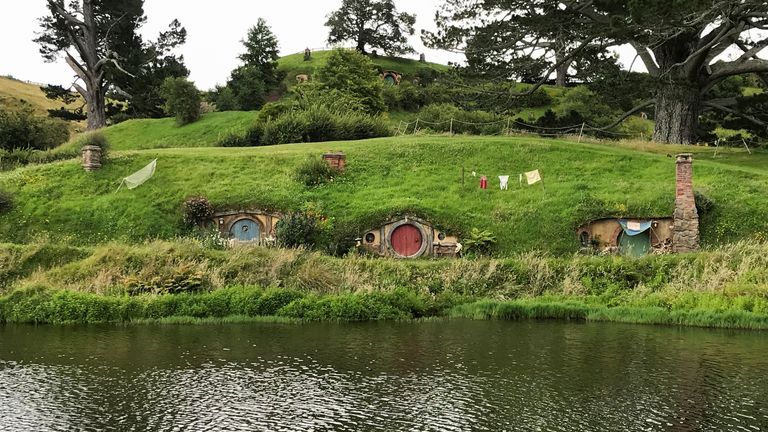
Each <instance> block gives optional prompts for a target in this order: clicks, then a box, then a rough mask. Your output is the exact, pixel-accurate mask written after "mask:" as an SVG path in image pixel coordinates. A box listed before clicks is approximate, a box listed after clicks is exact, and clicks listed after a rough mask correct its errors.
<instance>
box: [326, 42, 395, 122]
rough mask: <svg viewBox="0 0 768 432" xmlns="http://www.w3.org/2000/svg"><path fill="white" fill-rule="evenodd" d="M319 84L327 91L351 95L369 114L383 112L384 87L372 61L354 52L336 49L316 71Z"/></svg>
mask: <svg viewBox="0 0 768 432" xmlns="http://www.w3.org/2000/svg"><path fill="white" fill-rule="evenodd" d="M317 76H318V80H319V81H320V82H321V83H322V84H323V86H324V87H326V88H328V89H336V90H340V91H344V92H348V93H351V94H353V95H355V96H356V98H357V99H358V100H360V102H361V103H362V104H363V105H364V106H365V109H366V111H367V112H368V113H370V114H376V113H380V112H382V111H384V110H385V108H386V107H385V106H384V100H383V99H382V97H381V90H382V88H383V87H384V84H383V83H382V81H381V79H379V76H378V73H377V71H376V67H375V66H374V65H373V63H372V62H371V60H370V59H369V58H368V57H366V56H364V55H363V54H361V53H359V52H357V51H356V50H350V49H336V50H334V51H333V52H331V54H330V55H329V56H328V61H327V62H326V64H325V66H323V68H322V69H320V70H319V71H318V74H317Z"/></svg>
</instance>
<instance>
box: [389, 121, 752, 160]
mask: <svg viewBox="0 0 768 432" xmlns="http://www.w3.org/2000/svg"><path fill="white" fill-rule="evenodd" d="M455 124H456V125H467V126H480V127H483V126H494V125H504V126H505V127H503V128H501V129H500V130H499V132H494V133H484V134H483V135H488V136H510V135H530V134H534V135H538V136H544V137H562V136H565V135H578V136H579V141H581V140H582V139H583V137H584V135H589V134H590V133H594V134H605V135H608V136H613V137H616V138H641V139H645V136H644V135H642V134H641V135H640V136H638V134H636V133H627V132H614V131H609V130H605V129H603V128H599V127H596V126H592V125H590V124H589V123H586V122H585V123H582V124H577V125H572V126H558V127H544V126H537V125H531V124H528V123H522V122H519V121H517V120H513V119H507V120H498V121H493V122H477V123H473V122H466V121H462V120H458V119H455V118H451V119H448V120H444V121H440V122H433V121H428V120H422V119H421V118H417V119H416V120H414V121H410V122H406V121H402V120H401V121H400V123H399V125H398V126H397V130H396V132H395V135H396V136H397V135H400V136H404V135H408V134H417V133H419V131H421V130H423V129H422V128H420V126H422V125H423V126H445V125H448V128H447V129H448V130H447V132H449V133H450V134H451V135H453V134H454V127H453V126H454V125H455ZM513 126H517V127H513ZM710 144H711V145H713V146H714V147H715V148H716V150H715V156H717V153H718V151H719V149H720V148H721V147H741V146H742V145H743V146H744V147H745V148H746V150H747V152H749V154H752V150H753V149H755V148H759V147H762V146H763V145H764V143H763V142H761V141H760V140H759V139H758V138H750V139H746V138H743V137H739V138H738V139H733V140H728V139H717V140H716V141H714V142H711V143H707V145H710Z"/></svg>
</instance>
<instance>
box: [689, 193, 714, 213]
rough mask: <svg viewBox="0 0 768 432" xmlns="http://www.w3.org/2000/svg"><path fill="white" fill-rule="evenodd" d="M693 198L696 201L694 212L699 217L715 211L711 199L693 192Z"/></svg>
mask: <svg viewBox="0 0 768 432" xmlns="http://www.w3.org/2000/svg"><path fill="white" fill-rule="evenodd" d="M694 198H695V199H696V210H697V211H698V213H699V216H703V215H706V214H708V213H711V212H712V210H714V209H715V202H714V201H712V199H711V198H709V197H708V196H706V195H705V194H704V192H700V191H695V192H694Z"/></svg>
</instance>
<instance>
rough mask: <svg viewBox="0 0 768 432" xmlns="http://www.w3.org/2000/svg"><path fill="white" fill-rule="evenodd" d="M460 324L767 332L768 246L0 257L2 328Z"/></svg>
mask: <svg viewBox="0 0 768 432" xmlns="http://www.w3.org/2000/svg"><path fill="white" fill-rule="evenodd" d="M235 316H237V317H245V319H251V318H253V317H266V316H277V317H281V318H283V319H296V320H309V321H327V320H341V321H366V320H390V319H397V320H400V319H413V318H425V317H444V316H447V317H454V318H473V319H571V320H588V321H617V322H630V323H651V324H670V325H692V326H703V327H727V328H768V244H765V243H754V242H742V243H737V244H733V245H729V246H724V247H721V248H718V249H715V250H711V251H706V252H701V253H697V254H690V255H664V256H651V257H646V258H642V259H625V258H619V257H584V256H573V257H568V258H553V257H548V256H543V255H540V254H533V253H529V254H522V255H517V256H514V257H511V258H507V259H475V260H442V261H441V260H433V261H394V260H381V259H372V258H364V257H357V256H352V257H347V258H343V259H342V258H332V257H328V256H325V255H322V254H320V253H316V252H310V251H304V250H288V249H264V248H243V249H235V250H228V251H221V250H212V249H207V248H205V247H203V246H201V245H200V244H199V243H196V242H194V241H190V240H179V241H174V242H150V243H144V244H139V245H124V244H118V243H113V244H109V245H105V246H100V247H95V248H75V247H71V246H66V245H58V244H49V243H46V242H38V243H35V244H30V245H24V246H19V245H4V246H0V321H2V322H6V323H11V322H14V323H52V324H63V323H97V322H135V321H141V320H144V321H146V320H171V321H174V320H175V321H176V322H180V321H181V322H183V321H184V319H182V318H180V317H189V318H191V319H192V321H197V320H200V319H218V320H221V319H223V318H226V317H235Z"/></svg>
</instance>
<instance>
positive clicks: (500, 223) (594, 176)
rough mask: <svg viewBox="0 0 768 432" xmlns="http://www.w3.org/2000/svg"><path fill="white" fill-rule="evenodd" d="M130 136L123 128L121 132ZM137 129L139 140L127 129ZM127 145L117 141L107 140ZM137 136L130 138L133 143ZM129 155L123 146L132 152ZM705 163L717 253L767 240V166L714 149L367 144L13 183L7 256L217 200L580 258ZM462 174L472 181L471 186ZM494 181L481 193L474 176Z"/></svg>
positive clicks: (708, 229)
mask: <svg viewBox="0 0 768 432" xmlns="http://www.w3.org/2000/svg"><path fill="white" fill-rule="evenodd" d="M118 127H120V126H118ZM122 127H124V128H125V127H127V126H122ZM107 133H108V134H115V133H116V132H115V130H114V129H112V130H108V131H107ZM125 136H128V135H127V134H126V135H125ZM122 145H123V144H119V145H117V147H118V148H119V147H121V146H122ZM328 150H341V151H344V152H346V153H347V155H348V163H349V168H348V171H347V173H346V174H345V175H344V177H343V178H341V179H340V181H337V182H335V183H332V184H329V185H326V186H324V187H320V188H317V189H306V188H305V187H303V186H302V185H300V184H298V183H297V182H296V181H294V180H293V173H294V171H295V168H296V166H297V165H299V164H300V163H301V162H302V161H303V160H304V159H305V158H307V157H309V156H311V157H319V155H320V154H321V153H322V152H324V151H328ZM690 150H693V151H695V152H697V153H698V155H697V162H696V165H695V184H696V188H697V189H698V190H700V191H702V192H704V193H705V194H706V195H707V196H708V197H709V198H711V199H712V200H713V201H714V202H715V211H714V213H712V214H709V215H706V216H705V217H704V221H703V240H704V243H705V244H707V245H714V244H718V243H721V242H728V241H732V240H736V239H742V238H765V237H766V235H768V219H766V218H765V217H764V216H763V215H764V214H765V213H766V211H768V202H766V201H765V199H764V196H765V190H766V189H767V188H768V155H766V154H764V153H761V154H755V155H751V156H750V155H747V154H746V152H741V151H739V150H728V151H727V152H725V153H723V152H721V155H720V156H718V158H717V159H713V157H712V155H713V150H712V149H709V148H705V147H675V146H652V145H647V146H641V147H637V146H619V145H598V144H584V143H582V144H578V143H575V142H569V141H562V140H548V139H538V138H528V137H463V136H462V137H399V138H384V139H375V140H367V141H358V142H343V143H340V142H335V143H322V144H295V145H283V146H277V147H261V148H247V149H224V148H174V149H153V150H132V151H125V152H118V153H115V154H113V157H112V159H111V160H110V162H109V163H108V164H107V165H106V166H105V168H104V169H102V170H100V171H98V172H96V173H93V174H89V173H85V172H83V170H82V169H81V168H80V167H79V165H78V162H77V161H64V162H59V163H54V164H49V165H40V166H30V167H27V168H23V169H18V170H15V171H12V172H7V173H2V174H0V188H2V189H6V190H8V191H10V192H11V193H13V194H14V195H15V200H16V208H15V209H14V210H13V211H12V212H10V213H9V214H6V215H4V216H0V242H2V241H12V242H26V241H29V240H30V239H31V238H33V237H35V236H36V235H45V236H49V237H53V238H65V239H67V241H70V242H72V243H75V244H93V243H100V242H104V241H108V240H115V239H117V240H126V241H136V240H142V239H147V238H173V237H175V236H177V235H179V234H182V233H183V231H182V230H181V228H180V220H181V204H182V201H183V200H184V199H185V198H186V197H188V196H191V195H195V194H203V195H206V196H208V197H209V198H210V199H211V201H212V202H214V203H215V204H216V205H217V206H218V207H219V208H221V209H238V208H245V207H256V208H265V209H274V210H281V211H290V210H296V209H299V208H301V207H302V206H303V205H305V203H312V205H313V206H314V207H316V208H319V209H320V210H321V211H322V212H323V213H324V214H326V215H328V216H329V217H331V218H333V220H334V223H335V224H336V225H337V226H352V227H354V229H355V230H364V229H367V228H372V227H373V225H374V224H375V223H376V222H377V221H379V220H382V219H386V218H387V217H388V216H389V215H394V214H401V213H415V214H417V215H421V216H424V217H427V218H429V219H431V220H433V221H434V222H435V223H436V224H438V225H439V226H442V227H447V228H451V229H452V230H454V231H456V232H459V233H461V232H467V231H468V230H470V229H471V228H474V227H478V228H483V229H488V230H491V231H492V232H493V233H494V234H495V235H496V237H497V240H498V251H499V253H500V254H502V255H507V254H511V253H514V252H520V251H529V250H540V251H545V252H552V253H556V254H570V253H573V252H575V251H576V250H577V244H576V239H575V235H574V229H575V228H576V227H577V226H578V225H579V224H580V223H582V222H585V221H587V220H588V219H590V218H595V217H600V216H637V217H659V216H668V215H670V214H671V213H672V207H673V202H674V177H675V166H674V160H673V159H672V158H670V157H668V155H672V154H674V153H676V152H679V151H690ZM154 158H157V159H158V160H159V162H158V170H157V174H156V176H155V177H154V178H153V179H152V180H151V181H150V182H148V183H147V184H145V185H144V186H142V187H141V188H139V189H137V190H134V191H128V190H121V191H120V192H116V189H117V186H118V184H119V182H120V179H121V178H122V177H125V176H127V175H129V174H131V173H133V172H134V171H136V170H138V169H140V168H141V167H143V166H144V165H146V164H147V163H148V162H149V161H151V160H152V159H154ZM462 167H463V168H464V169H465V172H466V173H467V177H466V184H465V185H464V186H462V184H461V170H462ZM532 169H540V170H541V171H542V174H543V176H544V180H545V185H544V187H541V186H540V185H538V186H535V187H522V186H519V185H517V184H516V183H513V184H512V188H511V190H510V191H500V190H497V189H498V186H494V185H497V181H496V176H498V175H511V176H512V177H513V179H514V178H516V175H517V174H518V173H521V172H524V171H528V170H532ZM472 171H475V172H477V173H478V175H488V176H489V178H490V179H491V185H492V187H491V189H490V190H487V191H481V190H480V189H479V188H478V187H477V182H478V179H477V178H473V177H472V176H471V175H470V173H471V172H472Z"/></svg>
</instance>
